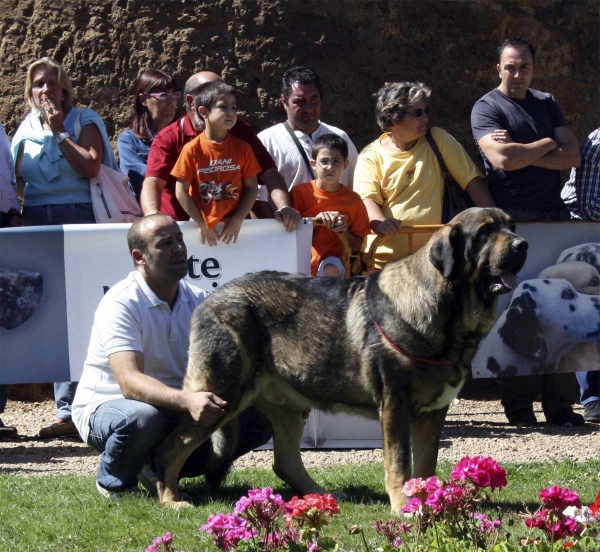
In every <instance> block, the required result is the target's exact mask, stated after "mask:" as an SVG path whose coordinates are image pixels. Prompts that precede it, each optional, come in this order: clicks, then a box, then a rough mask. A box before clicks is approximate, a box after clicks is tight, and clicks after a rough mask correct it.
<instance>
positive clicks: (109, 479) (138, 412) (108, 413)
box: [87, 399, 272, 491]
mask: <svg viewBox="0 0 600 552" xmlns="http://www.w3.org/2000/svg"><path fill="white" fill-rule="evenodd" d="M180 415H181V414H180V413H179V412H175V411H174V410H168V409H166V408H156V407H154V406H152V405H149V404H147V403H144V402H139V401H133V400H129V399H115V400H112V401H108V402H106V403H104V404H102V405H100V406H99V407H98V408H97V410H96V411H95V412H94V414H92V416H91V418H90V434H89V437H88V440H87V443H88V445H90V446H91V447H93V448H95V449H96V450H97V451H98V452H101V453H102V456H101V459H100V466H99V467H98V474H97V476H96V480H97V481H98V483H99V484H100V486H102V487H104V488H105V489H109V490H111V491H119V490H123V489H127V488H129V487H132V486H133V485H136V484H137V478H136V477H137V474H138V473H139V472H140V471H141V470H142V467H143V465H144V462H146V461H147V459H148V458H149V457H152V455H153V454H154V452H155V451H156V448H157V447H158V445H159V444H160V443H161V442H162V441H163V440H164V439H165V437H166V436H167V435H168V434H169V433H170V432H171V431H172V430H173V429H174V427H175V425H176V424H177V421H178V419H179V416H180ZM239 420H240V440H239V443H238V448H237V450H236V452H235V458H239V457H240V456H242V455H243V454H246V453H247V452H249V451H251V450H253V449H255V448H257V447H259V446H261V445H263V444H265V443H266V442H267V441H268V440H269V439H270V438H271V434H272V430H271V426H270V424H269V422H268V421H267V419H266V418H265V417H264V416H263V415H262V414H260V413H259V412H258V411H257V410H256V409H254V408H249V409H248V410H246V411H244V412H242V413H241V414H240V416H239ZM210 450H211V443H210V439H209V440H207V441H205V442H204V443H203V444H202V445H201V446H200V447H198V448H197V449H196V450H195V451H194V452H193V453H192V454H191V455H190V457H189V458H188V459H187V461H186V462H185V464H184V466H183V469H182V470H181V474H180V477H197V476H199V475H202V474H204V473H206V459H207V457H208V454H209V451H210Z"/></svg>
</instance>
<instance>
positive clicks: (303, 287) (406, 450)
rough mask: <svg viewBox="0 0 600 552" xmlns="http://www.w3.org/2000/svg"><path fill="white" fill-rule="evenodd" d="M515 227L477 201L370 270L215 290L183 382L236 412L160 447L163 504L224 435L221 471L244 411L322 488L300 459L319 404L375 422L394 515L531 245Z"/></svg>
mask: <svg viewBox="0 0 600 552" xmlns="http://www.w3.org/2000/svg"><path fill="white" fill-rule="evenodd" d="M513 231H514V224H513V223H512V222H511V220H510V218H509V217H508V216H507V215H506V214H504V213H503V212H502V211H500V210H499V209H469V210H468V211H465V212H464V213H461V214H460V215H458V216H457V217H455V218H454V219H453V220H452V221H451V222H450V223H449V224H448V225H446V226H444V227H443V228H441V229H440V230H438V231H437V232H436V233H435V234H434V235H433V236H432V238H431V239H430V240H429V242H428V243H427V244H426V245H425V246H424V247H422V248H421V249H420V250H419V251H417V252H416V253H414V254H413V255H411V256H409V257H406V258H404V259H401V260H398V261H395V262H393V263H389V264H388V265H387V266H386V267H385V268H384V269H383V270H382V271H381V272H378V273H375V274H373V275H371V276H369V277H368V278H364V277H356V278H350V279H336V278H306V277H301V276H292V275H289V274H282V273H277V272H262V273H257V274H250V275H247V276H244V277H242V278H239V279H237V280H234V281H231V282H230V283H228V284H226V285H225V286H223V288H221V290H219V291H218V292H216V293H215V294H214V295H212V296H210V297H209V298H208V299H207V300H205V301H204V302H203V303H202V304H201V305H200V306H199V307H198V308H197V310H196V312H195V313H194V317H193V319H192V329H191V336H190V337H191V339H190V343H191V345H190V353H189V363H188V370H187V376H186V378H185V383H184V387H185V389H187V390H190V391H199V390H208V391H212V392H214V393H215V394H217V395H218V396H219V397H221V398H222V399H224V400H226V401H227V403H228V406H227V412H228V413H227V416H225V417H224V419H223V420H222V422H221V423H220V424H219V425H218V427H215V428H214V429H213V430H207V429H204V428H202V427H200V426H198V425H197V424H195V423H194V422H193V421H192V420H191V418H189V419H182V421H181V423H180V425H179V426H178V428H177V429H176V430H175V431H174V432H173V433H172V434H171V435H170V436H169V437H168V438H167V439H166V440H165V441H164V443H163V444H162V445H161V447H160V448H159V450H158V452H157V455H156V458H155V462H156V470H157V475H158V480H159V484H158V490H159V497H160V501H161V503H162V504H163V506H170V507H174V508H177V507H179V506H182V505H185V504H186V503H182V502H181V501H180V497H179V494H178V491H177V478H178V474H179V472H180V470H181V467H182V465H183V463H184V462H185V460H186V459H187V457H188V456H189V455H190V454H191V452H192V451H193V450H194V449H195V448H196V447H198V446H199V445H200V444H201V443H202V442H203V441H205V440H206V439H208V438H209V437H210V435H211V433H213V431H215V430H217V429H218V430H219V431H218V432H217V434H215V435H213V450H214V457H213V458H212V459H211V461H210V465H211V466H212V467H211V469H210V470H209V471H210V473H209V474H208V477H209V479H212V480H215V479H219V477H221V476H223V475H224V473H225V472H226V469H227V466H228V465H229V463H230V458H231V456H230V452H229V451H230V450H232V449H233V448H234V447H233V446H232V443H235V442H236V437H237V431H238V428H237V424H236V415H237V414H238V413H239V412H240V411H242V410H243V409H245V408H247V407H248V406H250V405H254V406H255V407H257V408H258V409H259V410H260V411H261V412H263V413H264V414H265V415H266V416H267V417H268V418H269V420H270V421H271V424H272V426H273V433H274V464H273V469H274V470H275V473H277V475H278V476H279V477H281V478H282V479H283V480H284V481H285V482H286V483H288V484H289V485H290V486H291V487H292V488H293V489H294V490H295V491H297V492H299V493H302V494H306V493H323V492H325V491H324V489H323V488H322V487H320V486H319V485H318V484H317V483H315V482H314V481H313V480H312V479H311V478H310V477H309V475H308V473H307V472H306V470H305V468H304V466H303V464H302V459H301V456H300V438H301V435H302V431H303V425H304V424H303V418H302V411H303V410H304V409H305V408H307V407H309V406H314V407H316V408H318V409H321V410H325V411H329V412H338V411H344V412H351V413H354V414H360V415H363V416H368V417H371V418H379V419H380V421H381V425H382V428H383V438H384V458H385V472H386V476H385V479H386V485H387V490H388V492H389V495H390V500H391V504H392V510H393V511H394V512H398V511H399V510H400V509H401V508H402V506H404V504H405V503H406V498H405V496H404V494H403V493H402V487H403V485H404V483H405V481H407V480H408V479H409V478H410V477H411V448H412V461H413V464H414V475H415V476H416V477H427V476H430V475H433V474H434V472H435V467H436V462H437V454H438V447H439V440H440V434H441V430H442V426H443V423H444V419H445V416H446V411H447V409H448V404H449V403H450V401H451V400H452V399H453V398H454V397H455V396H456V395H457V393H458V392H459V390H460V388H461V386H462V384H463V382H464V380H465V377H466V375H467V373H468V370H469V364H470V362H471V359H472V358H473V355H474V353H475V350H476V348H477V345H478V343H479V341H480V339H481V338H482V337H483V335H484V334H485V333H486V332H488V331H489V330H490V328H491V327H492V326H493V325H494V321H495V315H496V297H497V295H499V294H501V293H505V292H508V291H509V290H510V289H512V288H513V287H515V286H516V283H517V277H516V273H517V272H518V271H519V270H520V269H521V267H522V266H523V264H524V262H525V257H526V254H527V242H526V241H524V240H523V239H522V238H520V237H519V236H517V235H515V234H514V233H513ZM397 347H399V348H401V349H402V350H403V352H401V351H399V350H398V349H397Z"/></svg>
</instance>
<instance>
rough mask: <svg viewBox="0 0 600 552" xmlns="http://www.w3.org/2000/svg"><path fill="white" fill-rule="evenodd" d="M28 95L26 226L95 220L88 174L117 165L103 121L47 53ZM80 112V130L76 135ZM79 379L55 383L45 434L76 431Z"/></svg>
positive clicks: (20, 176)
mask: <svg viewBox="0 0 600 552" xmlns="http://www.w3.org/2000/svg"><path fill="white" fill-rule="evenodd" d="M25 99H26V101H27V103H28V104H29V106H30V107H31V112H30V113H29V114H28V115H27V116H26V117H25V119H24V120H23V122H22V123H21V125H20V126H19V128H18V129H17V132H16V133H15V136H14V138H13V141H12V145H11V150H12V155H13V159H14V161H15V167H16V175H17V182H18V183H19V190H20V191H22V195H23V199H24V206H23V226H44V225H57V224H77V223H85V224H89V223H94V222H96V221H95V219H94V212H93V210H92V203H91V196H90V178H92V177H95V176H96V175H97V174H98V171H99V170H100V165H101V164H105V165H108V166H109V167H111V168H113V169H118V167H117V163H116V160H115V156H114V153H113V151H112V149H111V146H110V141H109V139H108V135H107V134H106V129H105V127H104V123H103V122H102V119H101V118H100V116H99V115H98V114H97V113H95V112H94V111H92V110H91V109H83V110H78V109H75V108H74V107H73V106H72V100H73V87H72V85H71V81H70V79H69V77H68V76H67V74H66V73H65V71H64V69H63V68H62V67H61V66H60V64H59V63H57V62H56V61H55V60H53V59H51V58H49V57H43V58H41V59H38V60H37V61H35V62H33V63H32V64H31V65H30V66H29V67H28V69H27V79H26V82H25ZM78 115H79V124H80V126H81V132H80V133H79V135H76V134H77V132H76V129H75V126H76V125H75V122H76V120H77V118H78ZM75 388H76V384H75V383H72V382H64V383H55V384H54V396H55V399H56V405H57V417H56V420H55V421H54V423H53V424H51V425H50V426H48V427H45V428H43V429H42V430H41V431H40V436H41V437H58V436H62V435H69V434H76V429H75V426H74V424H73V422H72V421H71V403H72V401H73V396H74V394H75Z"/></svg>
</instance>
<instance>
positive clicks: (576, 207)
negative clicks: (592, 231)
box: [560, 128, 600, 221]
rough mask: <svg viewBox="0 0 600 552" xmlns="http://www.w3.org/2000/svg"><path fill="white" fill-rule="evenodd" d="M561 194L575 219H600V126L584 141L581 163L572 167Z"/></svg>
mask: <svg viewBox="0 0 600 552" xmlns="http://www.w3.org/2000/svg"><path fill="white" fill-rule="evenodd" d="M560 196H561V197H562V199H563V201H564V202H565V205H566V206H567V207H568V208H569V210H570V211H571V216H572V217H573V218H574V219H579V220H597V221H600V128H597V129H596V130H594V131H593V132H592V133H591V134H590V135H589V136H588V137H587V139H586V141H585V142H584V143H583V146H582V148H581V165H580V166H579V168H578V169H575V168H573V169H571V177H570V178H569V180H568V181H567V182H566V183H565V185H564V187H563V189H562V192H561V194H560Z"/></svg>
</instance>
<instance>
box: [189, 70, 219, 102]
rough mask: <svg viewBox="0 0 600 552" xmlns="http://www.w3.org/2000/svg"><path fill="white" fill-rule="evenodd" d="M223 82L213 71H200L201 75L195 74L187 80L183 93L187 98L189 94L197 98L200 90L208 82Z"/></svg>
mask: <svg viewBox="0 0 600 552" xmlns="http://www.w3.org/2000/svg"><path fill="white" fill-rule="evenodd" d="M222 80H223V79H222V78H221V77H220V76H219V75H217V74H216V73H213V72H212V71H200V72H199V73H194V74H193V75H192V76H191V77H190V78H189V79H188V80H187V82H186V83H185V88H184V90H183V93H184V94H185V95H186V96H187V95H188V94H191V95H193V96H195V95H196V94H197V93H198V92H199V89H200V88H202V85H204V84H206V83H207V82H218V81H222Z"/></svg>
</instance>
